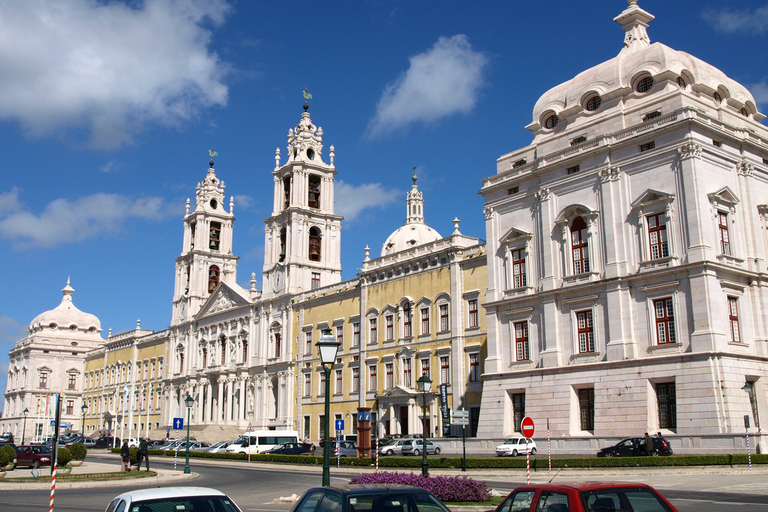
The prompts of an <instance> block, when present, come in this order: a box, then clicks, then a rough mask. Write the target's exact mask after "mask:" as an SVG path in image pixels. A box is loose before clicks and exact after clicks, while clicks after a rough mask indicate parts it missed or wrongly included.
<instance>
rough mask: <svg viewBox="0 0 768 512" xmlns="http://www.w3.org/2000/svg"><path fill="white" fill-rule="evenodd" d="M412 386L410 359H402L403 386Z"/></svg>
mask: <svg viewBox="0 0 768 512" xmlns="http://www.w3.org/2000/svg"><path fill="white" fill-rule="evenodd" d="M412 385H413V380H412V379H411V359H410V358H405V359H403V386H405V387H408V388H410V387H411V386H412Z"/></svg>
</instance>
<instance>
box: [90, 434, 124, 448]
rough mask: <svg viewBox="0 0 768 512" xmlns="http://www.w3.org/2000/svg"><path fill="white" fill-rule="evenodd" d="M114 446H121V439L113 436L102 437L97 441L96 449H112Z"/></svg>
mask: <svg viewBox="0 0 768 512" xmlns="http://www.w3.org/2000/svg"><path fill="white" fill-rule="evenodd" d="M113 446H117V447H119V446H120V438H119V437H118V438H117V439H115V438H114V437H112V436H101V437H100V438H98V439H97V440H96V445H95V446H94V448H112V447H113Z"/></svg>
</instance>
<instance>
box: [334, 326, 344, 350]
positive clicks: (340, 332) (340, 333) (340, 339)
mask: <svg viewBox="0 0 768 512" xmlns="http://www.w3.org/2000/svg"><path fill="white" fill-rule="evenodd" d="M336 343H338V344H339V350H341V348H342V347H343V346H344V326H343V325H337V326H336Z"/></svg>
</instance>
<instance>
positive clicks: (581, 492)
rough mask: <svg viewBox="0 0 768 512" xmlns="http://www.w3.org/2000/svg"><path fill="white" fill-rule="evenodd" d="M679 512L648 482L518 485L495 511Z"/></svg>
mask: <svg viewBox="0 0 768 512" xmlns="http://www.w3.org/2000/svg"><path fill="white" fill-rule="evenodd" d="M523 511H525V512H639V511H642V512H679V511H678V510H677V509H676V508H675V507H674V506H673V505H672V504H671V503H670V502H669V501H667V500H666V498H664V496H662V495H661V494H659V493H658V492H657V491H656V489H654V488H653V487H651V486H649V485H645V484H637V483H630V482H575V483H574V482H568V483H561V484H557V485H556V484H538V485H526V486H523V487H518V488H517V489H515V490H514V491H512V492H511V493H510V494H509V496H507V499H505V500H504V501H503V502H502V503H501V504H500V505H499V506H498V507H496V510H495V512H523Z"/></svg>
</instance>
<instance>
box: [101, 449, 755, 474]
mask: <svg viewBox="0 0 768 512" xmlns="http://www.w3.org/2000/svg"><path fill="white" fill-rule="evenodd" d="M134 450H136V449H135V448H131V460H132V461H135V459H134V453H135V452H134ZM112 452H113V453H118V454H119V453H120V449H119V448H113V449H112ZM149 454H150V456H153V455H154V456H164V457H173V456H174V451H173V450H165V451H163V450H149ZM178 456H179V457H185V456H186V452H185V451H184V450H179V452H178ZM189 457H190V458H196V459H219V460H239V461H246V460H248V455H246V454H245V453H208V452H189ZM251 462H281V463H285V464H307V465H322V464H323V458H322V457H321V456H320V457H311V456H307V455H264V454H251ZM340 462H341V465H342V466H372V465H373V464H374V460H373V459H372V458H370V457H363V458H357V457H342V458H341V459H340ZM748 462H749V461H748V459H747V455H746V454H723V455H675V456H672V457H585V458H573V459H555V458H553V459H552V467H553V468H558V469H559V468H562V467H568V468H617V467H659V466H731V465H741V464H748ZM752 464H768V454H754V455H752ZM331 465H333V466H335V465H336V457H331ZM379 467H380V468H420V467H421V457H379ZM429 467H431V468H461V457H436V456H431V457H429ZM466 467H467V468H468V469H493V468H519V469H525V457H516V458H511V457H492V458H474V457H473V458H467V460H466ZM548 468H549V461H548V460H547V458H546V457H541V456H538V457H536V458H532V459H531V469H532V470H540V471H541V470H547V469H548Z"/></svg>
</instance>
